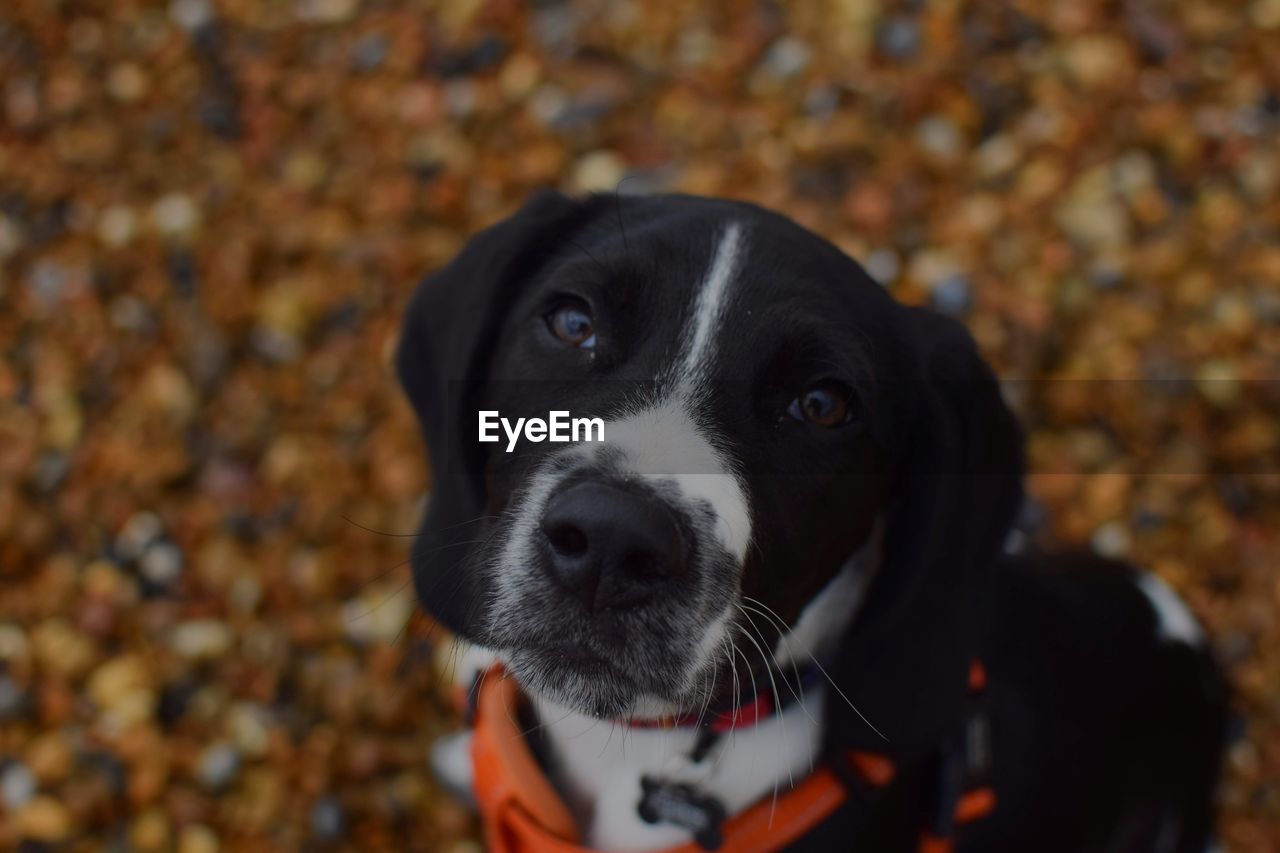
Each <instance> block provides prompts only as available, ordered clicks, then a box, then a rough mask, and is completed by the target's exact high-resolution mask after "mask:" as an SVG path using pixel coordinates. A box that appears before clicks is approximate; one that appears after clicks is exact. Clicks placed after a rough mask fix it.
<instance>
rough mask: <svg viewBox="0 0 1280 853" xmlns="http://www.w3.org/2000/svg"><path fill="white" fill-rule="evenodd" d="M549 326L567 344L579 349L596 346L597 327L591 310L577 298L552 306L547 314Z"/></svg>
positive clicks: (552, 332)
mask: <svg viewBox="0 0 1280 853" xmlns="http://www.w3.org/2000/svg"><path fill="white" fill-rule="evenodd" d="M547 328H548V329H550V330H551V334H553V335H555V336H556V337H557V338H559V339H560V340H562V341H564V342H565V343H566V344H571V345H572V346H575V347H577V348H578V349H594V348H595V345H596V329H595V323H594V321H592V319H591V312H590V311H589V310H588V309H587V306H586V305H585V304H583V303H582V302H580V301H578V300H576V299H574V300H569V301H565V302H561V303H560V304H559V305H557V306H556V307H555V308H552V309H551V311H550V313H548V314H547Z"/></svg>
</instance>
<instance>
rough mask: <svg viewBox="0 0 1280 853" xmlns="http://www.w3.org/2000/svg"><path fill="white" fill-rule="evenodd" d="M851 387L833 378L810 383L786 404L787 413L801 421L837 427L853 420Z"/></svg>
mask: <svg viewBox="0 0 1280 853" xmlns="http://www.w3.org/2000/svg"><path fill="white" fill-rule="evenodd" d="M853 411H854V406H853V389H852V388H850V387H849V386H848V385H845V384H844V383H843V382H839V381H837V380H834V379H823V380H821V381H820V382H815V383H814V384H813V385H810V386H809V387H808V388H806V389H805V390H804V392H803V393H801V394H800V396H799V397H796V398H795V399H794V400H792V401H791V404H790V405H789V406H787V414H789V415H791V417H793V418H795V419H796V420H798V421H800V422H802V423H810V424H815V425H816V426H821V427H838V426H841V425H843V424H847V423H849V421H851V420H853Z"/></svg>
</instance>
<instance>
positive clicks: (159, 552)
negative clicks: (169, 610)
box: [138, 542, 182, 589]
mask: <svg viewBox="0 0 1280 853" xmlns="http://www.w3.org/2000/svg"><path fill="white" fill-rule="evenodd" d="M138 573H139V574H140V575H142V577H143V578H144V579H145V580H146V581H147V582H148V583H149V584H150V585H151V586H152V587H154V588H158V589H168V588H169V587H171V586H173V585H174V584H175V583H177V581H178V578H179V577H181V576H182V551H180V550H178V546H177V545H174V544H173V543H172V542H157V543H155V544H153V545H151V546H149V547H148V548H147V549H146V551H144V552H143V554H142V559H141V560H139V561H138Z"/></svg>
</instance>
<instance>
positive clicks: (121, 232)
mask: <svg viewBox="0 0 1280 853" xmlns="http://www.w3.org/2000/svg"><path fill="white" fill-rule="evenodd" d="M137 231H138V217H137V215H136V214H135V213H134V212H133V209H132V208H130V207H126V206H125V205H123V204H113V205H109V206H108V207H106V208H104V209H103V211H102V212H101V213H100V214H98V228H97V234H98V240H99V241H100V242H101V243H102V245H104V246H106V247H107V248H108V249H119V248H122V247H124V246H127V245H129V244H130V243H131V242H133V238H134V235H135V234H137Z"/></svg>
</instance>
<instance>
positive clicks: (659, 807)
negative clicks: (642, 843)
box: [636, 776, 725, 850]
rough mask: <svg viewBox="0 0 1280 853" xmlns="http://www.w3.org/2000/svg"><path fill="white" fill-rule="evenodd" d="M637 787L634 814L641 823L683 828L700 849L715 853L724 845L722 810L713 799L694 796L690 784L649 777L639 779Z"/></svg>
mask: <svg viewBox="0 0 1280 853" xmlns="http://www.w3.org/2000/svg"><path fill="white" fill-rule="evenodd" d="M640 788H641V791H642V792H643V793H642V795H641V797H640V803H639V804H638V805H637V806H636V813H637V814H639V815H640V819H641V820H643V821H644V822H645V823H673V824H675V825H676V826H680V827H684V828H685V829H687V830H689V832H691V833H692V834H693V840H694V841H695V842H697V844H698V846H699V847H701V848H702V849H703V850H717V849H719V847H720V845H721V844H723V843H724V836H723V835H722V834H721V832H720V827H721V825H722V824H723V823H724V819H725V809H724V806H723V805H722V804H721V802H720V801H719V800H717V799H716V798H715V797H708V796H705V795H703V794H700V793H698V791H697V789H696V788H694V787H693V786H692V785H685V784H682V783H679V782H664V781H662V780H660V779H653V778H651V777H649V776H643V777H641V779H640Z"/></svg>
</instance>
